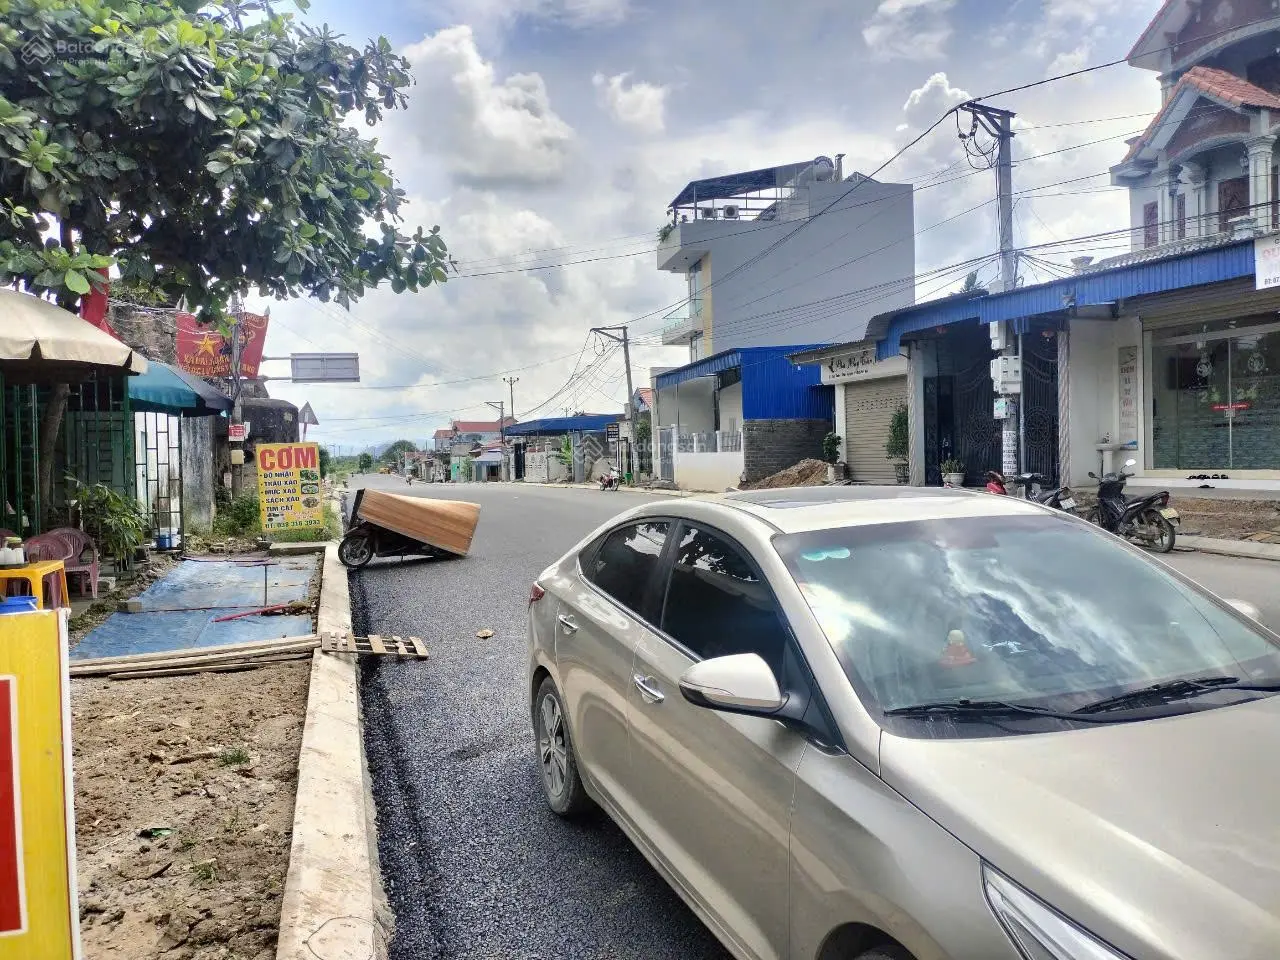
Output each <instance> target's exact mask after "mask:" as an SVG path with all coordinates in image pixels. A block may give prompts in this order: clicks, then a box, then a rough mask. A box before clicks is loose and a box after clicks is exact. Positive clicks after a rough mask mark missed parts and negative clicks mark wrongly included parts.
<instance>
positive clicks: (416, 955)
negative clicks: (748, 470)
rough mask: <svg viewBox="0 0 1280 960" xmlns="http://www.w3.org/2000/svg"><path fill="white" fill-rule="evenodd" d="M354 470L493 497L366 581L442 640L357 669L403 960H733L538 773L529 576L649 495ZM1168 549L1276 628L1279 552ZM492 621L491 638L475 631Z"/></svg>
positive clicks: (389, 625)
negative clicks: (453, 547) (466, 533)
mask: <svg viewBox="0 0 1280 960" xmlns="http://www.w3.org/2000/svg"><path fill="white" fill-rule="evenodd" d="M358 482H367V483H368V484H369V485H370V486H378V487H382V488H385V489H388V490H390V491H391V492H393V493H401V494H409V495H412V496H427V497H431V496H438V497H445V498H452V499H462V500H472V501H475V502H478V503H480V504H481V505H482V507H483V510H482V513H481V516H480V524H479V528H478V530H477V534H476V540H475V543H474V545H473V548H472V552H471V555H470V556H469V557H467V558H465V559H462V560H453V561H434V562H432V561H408V562H403V563H402V562H400V561H395V560H375V561H374V562H373V563H372V564H371V565H370V566H369V567H368V568H366V569H365V570H363V571H360V572H358V573H356V574H355V575H354V576H353V577H352V600H353V614H354V618H355V626H356V629H357V630H358V631H360V632H365V631H368V632H373V633H379V634H384V635H385V634H400V635H406V634H414V635H417V636H420V637H422V638H423V639H425V640H426V641H427V644H428V646H429V647H430V650H431V659H430V660H429V661H427V662H425V663H396V662H391V661H388V662H376V661H373V660H370V661H367V662H366V665H365V668H364V672H363V675H362V679H361V692H362V697H363V706H364V717H365V746H366V750H367V753H368V759H369V767H370V772H371V774H372V776H373V783H374V799H375V802H376V804H377V808H378V847H379V853H380V855H381V859H382V869H383V873H384V876H385V878H386V884H387V892H388V895H389V897H390V900H391V905H392V908H393V910H394V912H395V916H396V935H395V939H394V941H393V942H392V944H391V947H390V956H391V960H438V958H439V960H444V958H448V960H454V958H459V960H461V958H466V960H480V958H485V960H490V958H502V960H553V958H554V960H560V958H610V960H630V958H636V960H640V958H644V960H663V958H672V960H675V958H679V960H703V958H715V960H727V957H728V954H727V953H726V952H725V951H724V950H723V949H722V948H721V947H720V946H719V944H718V943H717V942H716V941H715V939H714V937H712V935H711V934H710V933H709V932H708V931H707V930H706V929H705V928H704V927H703V926H702V925H701V923H700V922H699V921H698V920H697V919H696V918H695V917H694V916H693V914H692V913H690V912H689V910H688V909H687V908H686V907H685V906H684V905H683V903H681V902H680V900H679V898H678V897H677V896H676V895H675V894H674V893H672V892H671V890H670V889H669V888H668V887H667V885H666V884H665V883H664V881H663V880H662V879H661V878H660V877H659V876H658V875H657V874H656V873H655V872H654V871H653V870H652V868H650V867H649V865H648V864H647V863H646V862H645V860H644V858H643V857H641V855H640V854H639V853H637V852H636V850H635V848H634V847H632V846H631V844H630V843H629V842H628V841H627V840H626V838H625V837H624V836H623V835H622V833H621V832H620V831H619V830H618V829H617V828H616V827H615V826H614V825H613V824H612V823H611V822H610V821H609V820H608V819H607V818H605V817H604V816H602V815H597V816H596V817H594V818H591V819H589V820H587V821H584V822H580V823H565V822H564V821H561V820H559V819H558V818H556V817H555V816H554V815H552V814H551V813H550V812H549V811H548V810H547V809H546V806H545V805H544V803H543V800H542V796H541V792H540V786H539V782H538V777H539V773H538V769H537V765H536V762H535V756H534V750H533V742H532V733H531V731H530V724H529V717H528V713H527V709H528V708H527V704H526V699H525V689H524V687H525V676H524V672H525V659H524V658H525V605H526V601H527V597H528V588H529V585H530V583H532V581H533V580H534V578H535V577H536V576H537V575H538V573H539V572H540V571H541V570H542V569H543V568H544V567H545V566H546V565H547V564H548V563H550V562H551V561H552V560H553V559H555V558H556V557H558V556H559V555H560V554H562V553H563V552H564V551H565V550H566V549H568V548H569V547H570V546H572V545H573V543H575V542H576V541H577V540H579V539H580V538H581V537H582V536H584V535H585V534H586V533H588V532H589V531H590V530H591V529H592V528H594V527H595V526H596V525H598V524H600V523H602V522H604V521H605V520H607V519H609V518H610V517H611V516H613V515H614V514H616V513H618V512H620V511H622V510H624V509H627V508H628V507H630V506H632V505H635V504H638V503H642V502H644V500H645V499H646V498H644V497H642V496H639V495H636V494H630V493H600V492H597V491H593V490H577V489H571V490H566V489H557V488H545V487H536V486H530V487H523V486H521V487H513V486H507V485H502V486H498V485H493V486H484V485H479V484H459V485H448V486H444V485H419V484H415V485H413V486H408V485H406V484H405V483H404V482H403V481H402V480H399V479H393V478H391V477H384V476H373V477H365V478H360V479H359V481H358ZM354 485H355V484H354V483H353V486H354ZM1166 559H1167V560H1168V562H1169V563H1171V564H1172V565H1173V566H1175V567H1177V568H1178V569H1179V570H1181V571H1183V572H1184V573H1186V574H1187V575H1188V576H1190V577H1192V578H1194V579H1196V580H1198V581H1200V582H1201V583H1203V584H1204V585H1205V586H1207V587H1209V588H1210V589H1211V590H1214V591H1215V592H1217V593H1219V594H1220V595H1222V596H1228V597H1238V598H1240V599H1244V600H1248V601H1250V602H1252V603H1254V604H1255V605H1257V606H1258V607H1259V608H1261V609H1262V611H1263V614H1264V618H1265V619H1266V620H1267V622H1268V623H1269V624H1270V625H1272V626H1273V627H1276V626H1278V625H1280V590H1277V589H1276V587H1277V585H1280V564H1276V563H1269V562H1267V561H1256V560H1236V559H1232V558H1226V557H1214V556H1208V555H1204V554H1183V553H1173V554H1171V555H1169V557H1168V558H1166ZM482 629H489V630H493V631H494V636H493V637H492V638H491V639H488V640H480V639H477V638H476V636H475V633H476V631H477V630H482Z"/></svg>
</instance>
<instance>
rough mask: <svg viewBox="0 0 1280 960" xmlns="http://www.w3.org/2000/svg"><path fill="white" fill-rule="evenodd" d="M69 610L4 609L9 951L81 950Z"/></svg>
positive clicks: (2, 735) (2, 936) (1, 647)
mask: <svg viewBox="0 0 1280 960" xmlns="http://www.w3.org/2000/svg"><path fill="white" fill-rule="evenodd" d="M68 613H69V611H66V610H36V611H32V612H30V613H15V614H2V615H0V960H78V958H79V956H80V943H79V910H78V907H77V903H76V888H75V849H76V844H75V819H74V817H73V815H72V812H71V811H72V809H73V807H72V794H71V717H70V680H69V679H68V673H67V619H66V618H67V614H68Z"/></svg>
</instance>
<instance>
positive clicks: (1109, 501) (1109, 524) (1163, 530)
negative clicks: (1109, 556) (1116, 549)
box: [1085, 460, 1181, 553]
mask: <svg viewBox="0 0 1280 960" xmlns="http://www.w3.org/2000/svg"><path fill="white" fill-rule="evenodd" d="M1137 462H1138V461H1136V460H1126V461H1125V462H1124V467H1123V468H1121V469H1120V471H1119V472H1114V473H1108V474H1104V475H1103V476H1102V477H1099V476H1098V475H1097V474H1095V473H1094V472H1093V471H1089V476H1090V477H1092V478H1093V479H1094V480H1097V481H1098V504H1097V506H1095V507H1094V508H1093V509H1092V510H1090V511H1089V513H1088V515H1087V516H1086V518H1085V519H1087V520H1088V521H1089V522H1090V523H1095V524H1097V525H1098V526H1100V527H1102V529H1104V530H1107V531H1109V532H1111V533H1114V534H1116V535H1117V536H1121V537H1124V538H1125V539H1126V540H1132V541H1133V542H1134V543H1138V544H1141V545H1142V546H1144V547H1147V548H1148V549H1151V550H1155V551H1156V552H1157V553H1168V552H1169V551H1170V550H1172V549H1173V544H1174V542H1175V541H1176V540H1177V538H1178V533H1177V530H1176V528H1175V526H1174V525H1175V524H1177V523H1179V522H1180V520H1181V518H1180V517H1179V516H1178V511H1177V510H1174V509H1172V508H1171V507H1170V506H1169V491H1168V490H1162V491H1161V492H1160V493H1153V494H1150V495H1149V496H1145V497H1134V498H1132V499H1129V498H1127V497H1125V495H1124V485H1125V481H1126V480H1128V479H1129V478H1130V477H1132V476H1133V474H1131V473H1126V472H1125V470H1126V469H1127V468H1129V467H1132V466H1134V465H1135V464H1136V463H1137Z"/></svg>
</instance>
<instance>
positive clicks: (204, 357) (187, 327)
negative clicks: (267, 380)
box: [177, 313, 267, 377]
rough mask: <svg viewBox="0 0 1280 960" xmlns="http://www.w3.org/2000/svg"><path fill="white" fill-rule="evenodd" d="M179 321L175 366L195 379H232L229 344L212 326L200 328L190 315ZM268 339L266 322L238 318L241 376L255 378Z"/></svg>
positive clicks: (253, 317)
mask: <svg viewBox="0 0 1280 960" xmlns="http://www.w3.org/2000/svg"><path fill="white" fill-rule="evenodd" d="M177 320H178V366H179V367H181V368H182V369H183V370H185V371H187V373H194V374H195V375H196V376H197V377H229V376H231V341H230V340H228V339H227V338H225V337H223V336H222V334H221V333H219V332H218V328H217V327H216V326H215V325H213V324H202V323H200V322H199V321H197V320H196V318H195V317H194V316H192V315H191V314H189V313H180V314H178V316H177ZM266 339H267V318H266V317H262V316H259V315H258V314H256V313H244V314H241V315H240V375H241V376H242V377H256V376H257V375H258V365H259V364H260V363H262V347H263V344H264V343H265V342H266Z"/></svg>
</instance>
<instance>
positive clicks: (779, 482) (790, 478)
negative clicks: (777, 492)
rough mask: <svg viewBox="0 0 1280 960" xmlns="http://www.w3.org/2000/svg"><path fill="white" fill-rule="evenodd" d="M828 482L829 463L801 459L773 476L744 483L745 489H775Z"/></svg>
mask: <svg viewBox="0 0 1280 960" xmlns="http://www.w3.org/2000/svg"><path fill="white" fill-rule="evenodd" d="M826 482H827V464H826V463H824V462H823V461H821V460H801V461H800V462H799V463H797V464H796V465H795V466H794V467H787V469H785V470H780V471H778V472H777V473H775V474H773V475H772V476H768V477H765V478H764V479H763V480H757V481H755V482H754V483H744V484H743V485H742V489H744V490H774V489H777V488H778V487H818V486H821V485H822V484H824V483H826Z"/></svg>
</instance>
